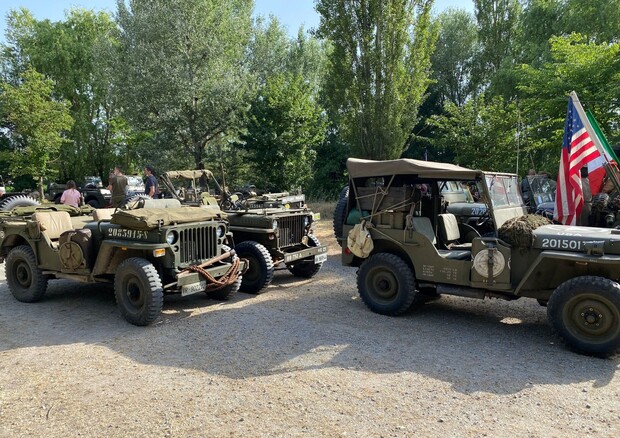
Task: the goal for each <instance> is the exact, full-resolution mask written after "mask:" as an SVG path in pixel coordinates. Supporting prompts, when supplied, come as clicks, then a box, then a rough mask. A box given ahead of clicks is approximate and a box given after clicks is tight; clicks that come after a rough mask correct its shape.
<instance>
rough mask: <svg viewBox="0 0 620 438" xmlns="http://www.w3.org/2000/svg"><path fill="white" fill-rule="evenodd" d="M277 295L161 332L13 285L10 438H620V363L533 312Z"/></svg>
mask: <svg viewBox="0 0 620 438" xmlns="http://www.w3.org/2000/svg"><path fill="white" fill-rule="evenodd" d="M317 234H318V235H319V237H320V238H321V240H322V241H323V242H326V243H327V244H329V245H330V252H329V260H328V261H327V262H326V263H325V265H324V267H323V269H322V270H321V272H320V273H319V274H318V276H317V277H316V278H315V279H313V280H310V281H308V280H304V281H300V280H299V279H295V278H293V277H291V276H290V275H289V274H288V272H286V271H283V272H278V273H277V274H276V278H275V280H274V282H273V284H272V285H271V286H270V287H269V289H268V290H267V292H266V293H264V294H262V295H259V296H251V295H245V294H238V295H237V296H235V297H234V298H233V299H232V300H231V301H228V302H215V301H210V300H207V299H205V298H204V297H202V296H191V297H186V298H181V297H170V298H169V299H167V300H166V302H165V307H164V314H163V315H162V317H161V318H160V319H159V320H158V321H157V323H156V324H155V325H153V326H150V327H134V326H132V325H130V324H128V323H126V322H125V321H124V320H123V319H121V317H120V315H119V314H118V312H117V310H116V306H115V302H114V296H113V293H112V292H111V290H110V289H108V288H106V287H104V286H95V287H94V286H91V285H80V284H76V283H72V282H69V281H54V282H52V283H50V288H49V292H48V294H47V295H46V296H45V298H44V299H43V300H42V301H41V302H39V303H36V304H23V303H19V302H17V301H16V300H14V299H13V297H12V296H11V294H10V292H9V291H8V288H7V285H6V281H5V277H4V273H3V269H0V271H2V274H0V436H2V437H14V436H40V437H42V436H45V437H66V436H118V437H134V436H136V437H141V436H148V437H168V436H174V437H193V436H195V437H202V436H217V437H219V436H287V437H288V436H302V435H304V436H329V437H332V436H360V437H367V436H385V437H389V436H413V435H416V436H455V437H458V436H513V437H537V436H544V437H547V436H558V437H563V436H577V435H585V434H587V435H589V436H609V437H612V436H620V378H619V377H618V374H617V373H616V371H617V370H618V365H619V364H620V359H619V358H614V359H606V360H604V359H596V358H590V357H585V356H579V355H576V354H574V353H571V352H569V351H567V350H566V349H565V348H564V347H563V346H562V345H559V343H557V342H556V340H555V339H554V338H553V337H552V335H551V332H550V329H549V328H548V326H547V323H546V317H545V309H544V308H542V307H540V306H538V304H537V303H536V302H535V301H534V300H531V301H530V300H522V301H515V302H502V301H497V300H485V301H477V300H469V299H464V298H452V297H444V298H441V299H440V300H438V301H435V302H433V303H430V304H427V305H426V306H424V307H423V308H422V309H420V310H418V311H415V312H413V313H410V314H407V315H405V316H403V317H398V318H389V317H385V316H381V315H376V314H374V313H372V312H370V311H369V310H367V309H366V308H365V307H364V305H363V304H362V303H361V301H360V300H359V298H358V296H357V292H356V286H355V269H350V268H343V267H341V266H340V261H339V251H338V249H339V248H338V246H337V245H336V243H335V241H334V239H333V238H332V237H331V227H330V224H329V222H328V221H325V222H322V223H321V224H320V226H319V229H318V232H317Z"/></svg>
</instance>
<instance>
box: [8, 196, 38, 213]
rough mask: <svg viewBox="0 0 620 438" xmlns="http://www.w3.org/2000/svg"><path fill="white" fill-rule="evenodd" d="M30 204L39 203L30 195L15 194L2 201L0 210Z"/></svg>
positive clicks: (9, 209)
mask: <svg viewBox="0 0 620 438" xmlns="http://www.w3.org/2000/svg"><path fill="white" fill-rule="evenodd" d="M31 205H41V203H40V202H39V201H37V200H36V199H34V198H31V197H30V196H26V195H15V196H11V197H9V198H7V199H5V200H4V201H2V203H1V204H0V211H11V210H13V209H14V208H15V207H29V206H31Z"/></svg>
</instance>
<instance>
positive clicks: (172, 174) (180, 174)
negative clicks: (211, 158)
mask: <svg viewBox="0 0 620 438" xmlns="http://www.w3.org/2000/svg"><path fill="white" fill-rule="evenodd" d="M164 175H166V176H167V177H168V178H185V179H197V178H200V177H201V176H203V175H204V176H206V177H207V178H209V179H211V178H213V173H211V171H210V170H206V169H203V170H169V171H168V172H164Z"/></svg>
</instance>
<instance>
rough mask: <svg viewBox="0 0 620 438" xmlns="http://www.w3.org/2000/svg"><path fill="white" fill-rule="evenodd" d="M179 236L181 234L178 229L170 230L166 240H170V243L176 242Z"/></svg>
mask: <svg viewBox="0 0 620 438" xmlns="http://www.w3.org/2000/svg"><path fill="white" fill-rule="evenodd" d="M178 238H179V235H178V233H177V232H176V231H169V232H168V234H166V242H168V244H169V245H173V244H174V243H176V241H177V240H178Z"/></svg>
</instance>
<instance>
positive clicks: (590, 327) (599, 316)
mask: <svg viewBox="0 0 620 438" xmlns="http://www.w3.org/2000/svg"><path fill="white" fill-rule="evenodd" d="M347 168H348V170H349V175H350V183H349V193H350V196H349V202H348V204H347V208H346V215H345V219H344V220H345V223H344V224H343V236H347V238H346V240H345V239H344V238H343V239H342V243H343V245H342V246H343V249H342V263H343V264H344V265H346V266H354V267H359V270H358V274H357V286H358V292H359V294H360V296H361V298H362V300H363V302H364V303H365V304H366V305H367V306H368V307H369V308H370V309H371V310H373V311H374V312H377V313H381V314H385V315H398V314H401V313H403V312H405V311H406V310H408V309H409V308H411V307H413V306H416V305H418V304H421V303H424V302H425V301H427V300H428V299H430V298H433V297H437V296H439V295H441V294H449V295H457V296H463V297H469V298H480V299H484V298H486V297H490V298H502V299H506V300H514V299H517V298H521V297H529V298H534V299H537V300H538V302H539V303H541V304H542V305H546V306H547V316H548V320H549V322H550V325H551V327H552V328H553V330H554V332H555V333H556V334H558V335H559V337H560V338H561V339H563V340H564V341H565V343H566V344H567V345H568V346H569V348H571V349H573V350H574V351H577V352H580V353H584V354H593V355H603V356H605V355H610V354H613V353H615V352H618V350H619V349H620V285H619V284H618V281H619V279H620V230H610V229H603V228H588V227H575V226H563V225H554V224H549V225H542V226H539V227H538V228H535V227H532V228H531V229H530V233H531V234H529V235H521V234H522V233H521V234H519V233H517V234H516V235H517V237H520V239H519V240H518V241H519V242H524V244H521V243H519V244H518V245H517V244H515V243H514V242H513V244H512V245H511V244H510V243H508V242H507V241H506V240H507V238H506V239H500V238H499V237H498V232H496V233H495V235H494V236H486V237H481V236H480V235H477V234H476V233H473V232H472V229H471V227H468V226H467V225H466V224H463V223H459V222H457V221H456V219H455V217H454V215H453V214H450V213H442V212H441V199H440V198H441V193H440V182H442V181H449V180H452V181H459V182H473V183H477V184H478V187H480V188H481V193H480V195H481V196H480V199H481V200H482V202H485V203H486V205H487V214H488V216H489V218H490V219H489V220H491V221H492V222H493V229H494V230H499V234H500V235H501V233H502V230H504V229H506V228H507V227H509V225H511V224H512V223H513V222H512V221H511V222H508V223H507V224H506V227H504V228H500V227H502V225H503V224H505V223H506V222H507V221H509V220H511V219H513V218H519V217H522V216H523V215H525V214H526V213H527V208H526V206H525V205H524V203H523V200H522V197H521V194H520V191H519V182H518V180H517V177H516V175H512V174H500V173H492V172H482V171H478V170H470V169H466V168H463V167H459V166H455V165H451V164H443V163H433V162H425V161H416V160H410V159H400V160H391V161H370V160H359V159H349V160H348V161H347ZM536 218H538V219H537V220H542V221H545V222H547V221H546V220H545V219H543V218H540V217H539V216H536ZM524 236H525V237H524Z"/></svg>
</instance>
